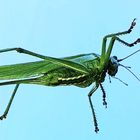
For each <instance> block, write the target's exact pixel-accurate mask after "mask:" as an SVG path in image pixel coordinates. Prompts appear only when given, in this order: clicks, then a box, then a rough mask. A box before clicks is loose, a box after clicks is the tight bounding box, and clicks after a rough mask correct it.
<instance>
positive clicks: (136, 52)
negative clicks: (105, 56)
mask: <svg viewBox="0 0 140 140" xmlns="http://www.w3.org/2000/svg"><path fill="white" fill-rule="evenodd" d="M139 51H140V49H139V50H137V51H135V52H133V53H131V54H130V55H128V56H126V57H124V58H122V59H119V60H117V61H118V62H121V61H123V60H125V59H127V58H128V57H130V56H132V55H134V54H136V53H138V52H139Z"/></svg>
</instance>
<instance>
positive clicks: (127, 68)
mask: <svg viewBox="0 0 140 140" xmlns="http://www.w3.org/2000/svg"><path fill="white" fill-rule="evenodd" d="M119 65H120V66H122V67H123V68H125V69H126V70H128V71H129V72H130V73H131V74H132V75H133V76H134V77H135V78H136V79H137V80H138V81H139V82H140V79H139V78H138V77H137V76H136V75H135V74H134V73H133V72H132V71H131V70H130V69H129V67H127V66H124V65H122V64H119Z"/></svg>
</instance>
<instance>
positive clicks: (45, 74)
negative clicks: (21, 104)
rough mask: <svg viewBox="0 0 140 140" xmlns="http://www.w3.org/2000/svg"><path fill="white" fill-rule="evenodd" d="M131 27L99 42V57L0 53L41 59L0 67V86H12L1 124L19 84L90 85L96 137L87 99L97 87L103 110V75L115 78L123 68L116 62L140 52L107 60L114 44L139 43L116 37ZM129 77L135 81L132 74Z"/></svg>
mask: <svg viewBox="0 0 140 140" xmlns="http://www.w3.org/2000/svg"><path fill="white" fill-rule="evenodd" d="M135 24H136V22H135V19H134V20H133V22H132V23H131V26H130V28H129V29H128V30H127V31H123V32H118V33H114V34H109V35H106V36H105V37H104V38H103V42H102V51H101V54H100V55H98V54H95V53H89V54H80V55H75V56H70V57H65V58H53V57H48V56H44V55H40V54H37V53H34V52H31V51H28V50H25V49H23V48H8V49H2V50H0V53H3V52H9V51H17V52H19V53H24V54H27V55H31V56H35V57H37V58H41V59H43V60H42V61H36V62H29V63H21V64H14V65H6V66H0V80H1V81H2V80H4V81H2V82H0V86H3V85H11V84H15V85H16V86H15V88H14V91H13V93H12V96H11V98H10V101H9V102H8V105H7V107H6V109H5V112H4V114H3V115H2V116H0V119H1V120H2V119H4V118H6V116H7V114H8V111H9V109H10V106H11V104H12V101H13V99H14V96H15V94H16V92H17V89H18V87H19V85H20V84H38V85H44V86H60V85H74V86H78V87H81V88H85V87H88V86H90V85H91V84H92V83H94V86H93V88H92V89H91V91H90V92H89V94H88V99H89V103H90V107H91V111H92V115H93V121H94V126H95V132H96V133H97V132H98V131H99V128H98V123H97V119H96V115H95V111H94V108H93V104H92V100H91V96H92V94H93V93H94V92H95V91H96V90H97V88H98V87H100V88H101V90H102V92H103V105H105V106H106V107H107V102H106V93H105V90H104V88H103V86H102V83H103V82H104V80H105V77H106V74H108V75H109V76H111V77H115V75H116V73H117V72H118V67H119V66H123V65H121V64H120V63H119V62H120V61H122V60H124V59H126V58H128V57H129V56H131V55H133V54H134V53H136V52H138V51H140V50H138V51H136V52H134V53H133V54H131V55H129V56H127V57H125V58H124V59H118V58H117V57H116V56H112V57H111V56H110V55H111V52H112V49H113V46H114V42H115V41H119V42H121V43H122V44H124V45H126V46H128V47H133V46H134V45H135V44H137V43H140V38H138V39H137V40H136V41H135V42H133V43H127V42H125V41H123V40H122V39H120V38H119V37H118V36H120V35H125V34H129V33H130V32H131V31H132V29H133V27H134V26H135ZM108 38H111V39H110V43H109V45H108V48H106V47H107V39H108ZM123 67H125V68H126V69H127V70H129V68H130V67H127V66H123ZM129 71H130V70H129ZM130 72H131V71H130ZM131 73H132V72H131ZM132 74H133V75H134V76H135V77H136V78H137V79H138V77H137V76H136V75H135V74H134V73H132ZM119 80H120V79H119ZM138 80H139V79H138Z"/></svg>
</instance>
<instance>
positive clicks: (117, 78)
mask: <svg viewBox="0 0 140 140" xmlns="http://www.w3.org/2000/svg"><path fill="white" fill-rule="evenodd" d="M113 78H114V79H117V80H119V81H120V82H121V83H123V84H124V85H126V86H128V84H127V83H125V82H124V81H122V80H121V79H119V78H118V77H115V76H113Z"/></svg>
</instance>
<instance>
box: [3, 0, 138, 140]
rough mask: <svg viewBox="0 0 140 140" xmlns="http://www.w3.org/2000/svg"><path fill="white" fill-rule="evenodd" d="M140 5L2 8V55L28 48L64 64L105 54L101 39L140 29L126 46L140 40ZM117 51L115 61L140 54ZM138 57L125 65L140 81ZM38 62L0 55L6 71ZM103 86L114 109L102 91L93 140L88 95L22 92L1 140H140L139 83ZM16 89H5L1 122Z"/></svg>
mask: <svg viewBox="0 0 140 140" xmlns="http://www.w3.org/2000/svg"><path fill="white" fill-rule="evenodd" d="M139 5H140V2H139V0H133V1H132V0H129V1H127V0H123V1H122V0H116V1H112V0H106V1H102V0H24V1H23V0H11V1H10V0H5V1H2V0H1V1H0V48H1V49H4V48H12V47H22V48H25V49H29V50H31V51H35V52H37V53H40V54H43V55H48V56H53V57H64V56H70V55H77V54H80V53H90V52H95V53H100V52H101V44H102V38H103V36H105V35H106V34H108V33H114V32H118V31H122V30H126V29H127V28H128V27H129V26H130V23H131V21H132V20H133V19H134V18H137V26H136V27H135V29H134V31H133V32H132V34H130V35H126V36H122V39H125V40H127V41H128V42H132V41H134V40H136V39H137V38H138V37H140V10H139ZM139 47H140V44H139V45H137V46H135V47H134V48H128V47H125V46H123V45H122V44H120V43H117V42H116V43H115V46H114V49H113V52H112V54H113V55H114V54H115V55H117V56H118V57H119V58H123V57H125V56H126V55H128V54H130V53H131V52H133V51H135V50H137V49H139ZM139 58H140V54H136V55H135V56H133V57H131V58H129V59H127V60H125V61H124V62H122V63H123V64H124V65H129V66H132V70H133V71H134V72H135V73H136V74H137V75H138V76H139V73H140V72H139V71H140V66H139ZM36 60H39V59H37V58H35V57H31V56H27V55H23V54H17V53H16V52H9V53H3V54H0V65H5V64H14V63H21V62H29V61H36ZM117 77H119V78H121V79H122V80H124V81H125V82H127V83H128V84H129V86H128V87H126V86H124V85H123V84H122V83H120V82H119V81H117V80H115V79H112V83H111V84H110V83H109V80H108V77H106V81H105V82H104V88H105V90H106V93H107V101H108V108H107V109H105V108H104V107H103V105H102V93H101V90H100V89H98V90H97V91H96V93H95V94H94V95H93V97H92V99H93V102H94V107H95V109H96V115H97V119H98V123H99V127H100V132H99V134H96V133H94V126H93V123H92V114H91V110H90V107H89V102H88V97H87V94H88V92H89V91H90V89H91V87H92V86H91V87H89V88H85V89H82V88H78V87H74V86H70V87H45V86H38V85H21V86H20V88H19V90H18V93H17V95H16V97H15V100H14V102H13V104H12V107H11V110H10V111H9V114H8V117H7V119H6V120H3V121H0V140H16V139H18V140H25V139H26V140H31V139H33V140H39V139H47V140H66V139H67V140H72V139H73V140H78V139H80V140H93V139H94V140H105V139H106V140H112V139H113V140H121V139H127V140H132V139H139V138H140V133H139V130H140V119H139V118H140V109H139V106H140V92H139V91H140V89H139V87H140V83H139V82H138V81H137V80H136V79H135V78H134V77H133V76H132V75H131V74H130V73H128V72H127V71H126V70H125V69H123V68H120V69H119V72H118V74H117ZM13 88H14V86H13V85H12V86H2V87H1V88H0V113H1V114H2V113H3V111H4V109H5V107H6V105H7V102H8V99H9V98H10V95H11V93H12V90H13Z"/></svg>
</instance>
